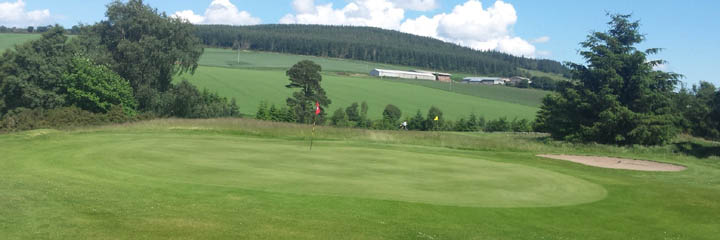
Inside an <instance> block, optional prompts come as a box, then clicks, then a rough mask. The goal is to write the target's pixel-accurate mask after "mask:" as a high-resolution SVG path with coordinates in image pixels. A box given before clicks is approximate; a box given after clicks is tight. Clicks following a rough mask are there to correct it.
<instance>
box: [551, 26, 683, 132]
mask: <svg viewBox="0 0 720 240" xmlns="http://www.w3.org/2000/svg"><path fill="white" fill-rule="evenodd" d="M610 17H611V18H612V20H611V21H610V22H609V25H610V30H608V31H607V32H594V33H592V34H590V35H589V36H588V39H587V40H586V41H585V42H583V43H582V46H583V48H584V49H585V50H583V51H582V52H581V55H582V56H583V57H584V58H585V59H586V60H587V62H588V65H587V66H585V65H580V64H570V66H571V68H572V69H573V77H574V78H575V79H577V80H578V81H577V82H564V83H561V84H559V85H558V91H557V93H556V94H551V95H549V96H547V97H545V99H543V106H542V107H541V111H540V112H539V113H538V117H537V126H539V128H540V129H541V130H544V131H547V132H549V133H550V134H551V136H552V137H553V138H556V139H564V140H571V141H583V142H599V143H609V144H620V145H629V144H642V145H656V144H663V143H666V142H668V141H670V140H671V139H672V138H673V137H674V136H675V134H676V133H677V129H676V128H675V126H674V123H675V122H676V119H675V115H674V114H673V113H672V103H671V101H670V100H671V95H672V91H673V90H674V88H675V85H676V84H677V82H678V79H679V77H680V76H679V75H678V74H674V73H666V72H662V71H656V70H653V67H654V66H657V65H658V64H662V63H664V61H661V60H658V61H648V60H647V56H648V55H650V54H654V53H657V52H658V51H659V50H658V49H649V50H646V51H640V50H637V49H636V48H635V46H636V45H637V44H639V43H641V42H642V41H643V40H644V39H645V37H644V36H643V35H642V34H640V33H639V32H638V28H639V26H640V24H639V23H638V22H633V21H630V15H611V16H610Z"/></svg>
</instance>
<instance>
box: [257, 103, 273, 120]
mask: <svg viewBox="0 0 720 240" xmlns="http://www.w3.org/2000/svg"><path fill="white" fill-rule="evenodd" d="M255 119H258V120H269V119H270V117H269V116H268V105H267V102H265V101H262V102H260V106H258V110H257V112H256V113H255Z"/></svg>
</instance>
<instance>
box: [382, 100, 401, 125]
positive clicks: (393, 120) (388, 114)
mask: <svg viewBox="0 0 720 240" xmlns="http://www.w3.org/2000/svg"><path fill="white" fill-rule="evenodd" d="M382 115H383V120H384V121H385V122H386V123H387V124H389V125H390V126H393V127H395V126H397V125H398V121H399V120H400V118H401V117H402V110H400V108H398V107H397V106H395V105H392V104H388V105H387V106H385V110H383V113H382Z"/></svg>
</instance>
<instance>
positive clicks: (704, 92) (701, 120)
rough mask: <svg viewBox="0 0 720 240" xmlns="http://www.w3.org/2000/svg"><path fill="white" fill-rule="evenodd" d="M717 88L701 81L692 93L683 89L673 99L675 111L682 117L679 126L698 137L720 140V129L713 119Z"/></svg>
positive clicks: (693, 88)
mask: <svg viewBox="0 0 720 240" xmlns="http://www.w3.org/2000/svg"><path fill="white" fill-rule="evenodd" d="M716 90H717V89H716V87H715V85H713V84H712V83H709V82H704V81H701V82H700V85H699V86H693V87H692V91H689V90H688V89H686V88H685V87H683V88H681V89H680V91H679V92H678V93H677V94H676V96H675V98H674V99H673V103H674V105H675V106H674V109H675V110H674V111H675V112H676V113H677V114H678V115H681V116H682V117H681V118H680V121H679V123H678V126H679V127H681V128H682V129H684V130H685V131H686V132H687V133H690V134H692V135H694V136H697V137H704V138H708V139H717V138H720V132H719V131H720V129H718V125H717V121H716V120H714V119H713V113H712V111H713V107H714V106H713V105H714V104H715V96H716V95H717V94H718V93H717V92H716Z"/></svg>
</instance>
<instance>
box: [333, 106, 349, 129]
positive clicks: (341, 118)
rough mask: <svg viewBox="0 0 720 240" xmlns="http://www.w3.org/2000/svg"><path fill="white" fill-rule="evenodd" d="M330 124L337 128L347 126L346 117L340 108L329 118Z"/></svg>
mask: <svg viewBox="0 0 720 240" xmlns="http://www.w3.org/2000/svg"><path fill="white" fill-rule="evenodd" d="M330 124H332V125H333V126H338V127H347V126H348V125H349V121H348V116H347V114H345V111H343V109H342V108H338V109H337V110H335V113H333V115H332V117H330Z"/></svg>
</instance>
